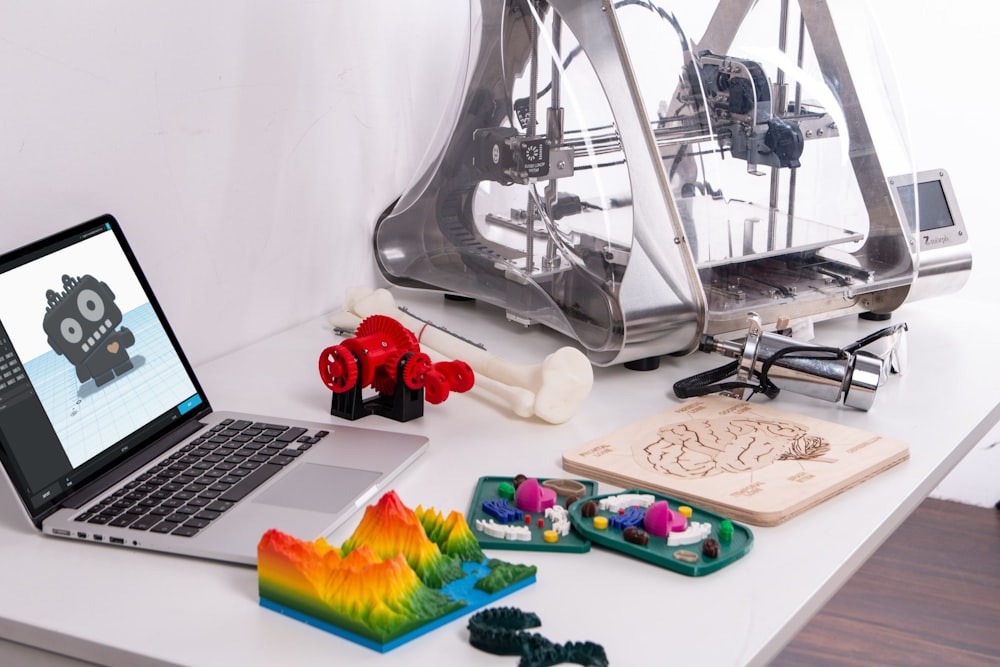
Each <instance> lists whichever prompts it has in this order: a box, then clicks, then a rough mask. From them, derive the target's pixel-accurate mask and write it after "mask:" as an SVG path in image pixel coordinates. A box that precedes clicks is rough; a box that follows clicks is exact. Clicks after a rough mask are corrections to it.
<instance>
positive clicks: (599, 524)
mask: <svg viewBox="0 0 1000 667" xmlns="http://www.w3.org/2000/svg"><path fill="white" fill-rule="evenodd" d="M594 528H596V529H597V530H607V529H608V517H606V516H595V517H594Z"/></svg>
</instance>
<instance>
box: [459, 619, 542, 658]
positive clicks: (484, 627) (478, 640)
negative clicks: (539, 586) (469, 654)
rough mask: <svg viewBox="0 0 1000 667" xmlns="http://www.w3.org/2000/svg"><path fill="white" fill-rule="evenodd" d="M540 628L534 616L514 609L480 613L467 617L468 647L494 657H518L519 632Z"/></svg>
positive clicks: (520, 633) (540, 623) (521, 635)
mask: <svg viewBox="0 0 1000 667" xmlns="http://www.w3.org/2000/svg"><path fill="white" fill-rule="evenodd" d="M541 625H542V621H541V619H539V618H538V615H537V614H533V613H531V612H525V611H521V610H520V609H517V608H516V607H493V608H491V609H483V610H482V611H479V612H476V613H475V614H473V615H472V616H470V617H469V626H468V627H469V643H470V644H472V645H473V646H475V647H476V648H478V649H479V650H480V651H486V652H487V653H492V654H494V655H519V654H520V653H521V642H522V637H523V636H524V635H525V634H526V633H525V632H523V631H524V630H527V629H529V628H537V627H540V626H541Z"/></svg>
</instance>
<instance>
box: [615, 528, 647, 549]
mask: <svg viewBox="0 0 1000 667" xmlns="http://www.w3.org/2000/svg"><path fill="white" fill-rule="evenodd" d="M622 538H623V539H624V540H625V541H626V542H630V543H632V544H638V545H639V546H643V547H644V546H646V545H647V544H649V533H647V532H646V531H644V530H643V529H641V528H636V527H635V526H629V527H628V528H626V529H625V530H623V531H622Z"/></svg>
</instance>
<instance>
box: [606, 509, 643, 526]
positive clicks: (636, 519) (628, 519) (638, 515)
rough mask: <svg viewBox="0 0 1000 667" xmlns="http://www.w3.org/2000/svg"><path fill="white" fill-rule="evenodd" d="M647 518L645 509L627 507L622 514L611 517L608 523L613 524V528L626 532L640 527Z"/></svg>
mask: <svg viewBox="0 0 1000 667" xmlns="http://www.w3.org/2000/svg"><path fill="white" fill-rule="evenodd" d="M645 516H646V511H645V510H644V509H641V508H639V507H627V508H625V509H623V510H621V513H620V514H618V515H616V516H613V517H611V518H610V519H609V520H608V521H609V522H610V523H611V526H612V527H613V528H618V529H619V530H624V529H626V528H632V527H634V526H638V525H640V524H641V523H642V520H643V518H644V517H645Z"/></svg>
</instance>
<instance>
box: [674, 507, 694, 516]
mask: <svg viewBox="0 0 1000 667" xmlns="http://www.w3.org/2000/svg"><path fill="white" fill-rule="evenodd" d="M677 511H678V512H680V513H681V514H683V515H684V517H685V518H686V519H690V518H691V514H692V510H691V508H690V507H689V506H688V505H681V506H680V507H678V508H677Z"/></svg>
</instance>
